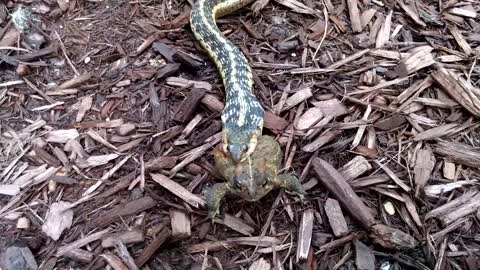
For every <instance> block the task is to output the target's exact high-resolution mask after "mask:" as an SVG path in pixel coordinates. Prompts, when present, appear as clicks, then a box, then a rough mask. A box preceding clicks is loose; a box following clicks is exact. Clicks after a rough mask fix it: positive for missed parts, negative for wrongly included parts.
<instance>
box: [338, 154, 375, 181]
mask: <svg viewBox="0 0 480 270" xmlns="http://www.w3.org/2000/svg"><path fill="white" fill-rule="evenodd" d="M370 169H372V165H370V163H369V162H368V160H367V159H366V158H365V157H363V156H355V157H354V158H353V159H352V160H350V161H349V162H348V163H346V164H345V165H343V167H342V168H340V169H339V170H338V171H339V172H340V173H341V174H342V175H343V177H345V180H347V181H352V180H353V179H356V178H357V177H359V176H361V175H362V174H364V173H366V172H367V171H369V170H370Z"/></svg>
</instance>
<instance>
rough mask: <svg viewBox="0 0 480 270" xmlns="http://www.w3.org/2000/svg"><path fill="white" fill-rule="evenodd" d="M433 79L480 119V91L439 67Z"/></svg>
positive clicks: (433, 74) (449, 71)
mask: <svg viewBox="0 0 480 270" xmlns="http://www.w3.org/2000/svg"><path fill="white" fill-rule="evenodd" d="M432 77H433V78H434V80H435V81H436V83H438V84H439V85H440V86H441V87H442V89H443V90H444V91H445V92H446V93H447V94H448V95H450V97H452V98H453V99H454V100H455V101H457V102H458V103H459V104H460V105H462V106H463V107H464V108H465V109H466V110H468V111H469V112H470V113H471V114H473V115H474V116H475V117H477V118H478V117H480V105H479V104H480V89H479V88H477V87H474V86H473V85H472V84H470V83H469V82H467V81H466V80H465V79H463V78H462V77H461V76H459V75H457V74H455V73H454V72H453V71H451V70H447V69H445V68H443V67H440V66H437V70H435V71H434V72H433V73H432Z"/></svg>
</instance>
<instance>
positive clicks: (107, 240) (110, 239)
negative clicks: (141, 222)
mask: <svg viewBox="0 0 480 270" xmlns="http://www.w3.org/2000/svg"><path fill="white" fill-rule="evenodd" d="M144 240H145V237H144V234H143V232H142V231H141V230H137V229H133V230H130V231H124V232H118V233H114V234H110V235H105V237H104V238H103V239H102V247H104V248H109V247H114V246H115V244H116V242H117V241H121V242H122V243H124V244H133V243H140V242H143V241H144Z"/></svg>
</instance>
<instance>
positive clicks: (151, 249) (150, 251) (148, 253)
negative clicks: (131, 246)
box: [135, 228, 171, 267]
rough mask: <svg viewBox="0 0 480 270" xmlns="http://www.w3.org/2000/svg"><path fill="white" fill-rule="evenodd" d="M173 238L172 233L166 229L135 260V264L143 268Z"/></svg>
mask: <svg viewBox="0 0 480 270" xmlns="http://www.w3.org/2000/svg"><path fill="white" fill-rule="evenodd" d="M170 236H171V231H170V229H168V228H164V229H163V230H162V231H161V232H159V234H158V235H157V236H156V237H155V238H154V239H153V240H152V242H150V243H149V244H148V245H147V246H146V247H145V249H144V250H143V251H142V253H141V254H140V255H139V256H138V257H137V258H135V264H136V265H137V266H138V267H142V266H143V265H144V264H145V263H146V262H147V261H149V260H150V258H151V257H152V256H153V255H154V254H155V252H157V250H158V249H159V248H160V247H161V246H162V244H163V243H165V241H167V239H169V238H170Z"/></svg>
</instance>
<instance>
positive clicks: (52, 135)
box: [45, 129, 80, 143]
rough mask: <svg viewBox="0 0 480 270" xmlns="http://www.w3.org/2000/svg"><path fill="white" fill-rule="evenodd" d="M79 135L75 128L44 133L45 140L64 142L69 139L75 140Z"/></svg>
mask: <svg viewBox="0 0 480 270" xmlns="http://www.w3.org/2000/svg"><path fill="white" fill-rule="evenodd" d="M79 136H80V134H78V131H77V130H76V129H59V130H52V131H49V132H47V134H45V140H46V141H47V142H53V143H66V142H67V141H69V140H75V139H77V138H78V137H79Z"/></svg>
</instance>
